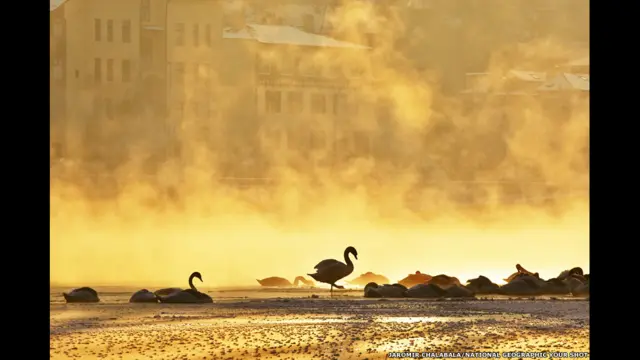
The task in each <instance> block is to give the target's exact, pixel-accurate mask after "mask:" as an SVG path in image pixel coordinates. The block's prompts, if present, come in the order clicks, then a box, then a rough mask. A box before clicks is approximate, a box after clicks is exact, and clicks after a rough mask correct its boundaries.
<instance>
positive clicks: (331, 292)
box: [329, 284, 333, 297]
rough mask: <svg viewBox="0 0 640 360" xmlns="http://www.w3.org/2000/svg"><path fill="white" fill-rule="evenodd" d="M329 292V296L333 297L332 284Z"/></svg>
mask: <svg viewBox="0 0 640 360" xmlns="http://www.w3.org/2000/svg"><path fill="white" fill-rule="evenodd" d="M329 293H330V294H331V297H333V284H331V290H329Z"/></svg>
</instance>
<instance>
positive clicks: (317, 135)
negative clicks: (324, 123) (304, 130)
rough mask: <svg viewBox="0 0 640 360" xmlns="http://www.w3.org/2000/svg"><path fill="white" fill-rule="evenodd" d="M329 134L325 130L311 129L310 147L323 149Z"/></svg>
mask: <svg viewBox="0 0 640 360" xmlns="http://www.w3.org/2000/svg"><path fill="white" fill-rule="evenodd" d="M326 145H327V136H326V135H325V133H324V131H321V130H318V131H311V132H310V133H309V148H310V149H311V150H322V149H324V148H326Z"/></svg>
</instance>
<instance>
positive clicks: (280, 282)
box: [256, 276, 315, 287]
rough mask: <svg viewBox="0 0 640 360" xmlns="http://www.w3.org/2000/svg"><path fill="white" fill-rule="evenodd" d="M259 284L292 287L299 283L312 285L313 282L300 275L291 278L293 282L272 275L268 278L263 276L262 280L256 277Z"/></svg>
mask: <svg viewBox="0 0 640 360" xmlns="http://www.w3.org/2000/svg"><path fill="white" fill-rule="evenodd" d="M256 281H258V283H259V284H260V285H261V286H270V287H292V286H298V285H299V284H300V283H302V284H304V285H306V286H314V285H315V284H314V283H313V281H311V280H307V279H305V278H304V277H302V276H298V277H296V278H295V279H294V280H293V284H291V282H289V280H287V279H285V278H281V277H277V276H272V277H268V278H264V279H262V280H260V279H256Z"/></svg>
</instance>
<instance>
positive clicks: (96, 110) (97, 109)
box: [93, 95, 102, 118]
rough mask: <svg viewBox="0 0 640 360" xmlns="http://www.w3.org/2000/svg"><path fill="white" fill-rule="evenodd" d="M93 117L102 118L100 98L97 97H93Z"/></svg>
mask: <svg viewBox="0 0 640 360" xmlns="http://www.w3.org/2000/svg"><path fill="white" fill-rule="evenodd" d="M93 116H95V117H96V118H100V117H102V98H101V97H100V96H97V95H95V96H94V97H93Z"/></svg>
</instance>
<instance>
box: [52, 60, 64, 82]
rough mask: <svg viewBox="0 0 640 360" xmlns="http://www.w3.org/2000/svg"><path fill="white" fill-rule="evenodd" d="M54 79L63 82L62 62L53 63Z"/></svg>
mask: <svg viewBox="0 0 640 360" xmlns="http://www.w3.org/2000/svg"><path fill="white" fill-rule="evenodd" d="M53 78H54V79H55V80H62V62H61V61H60V60H58V59H56V60H54V61H53Z"/></svg>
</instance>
